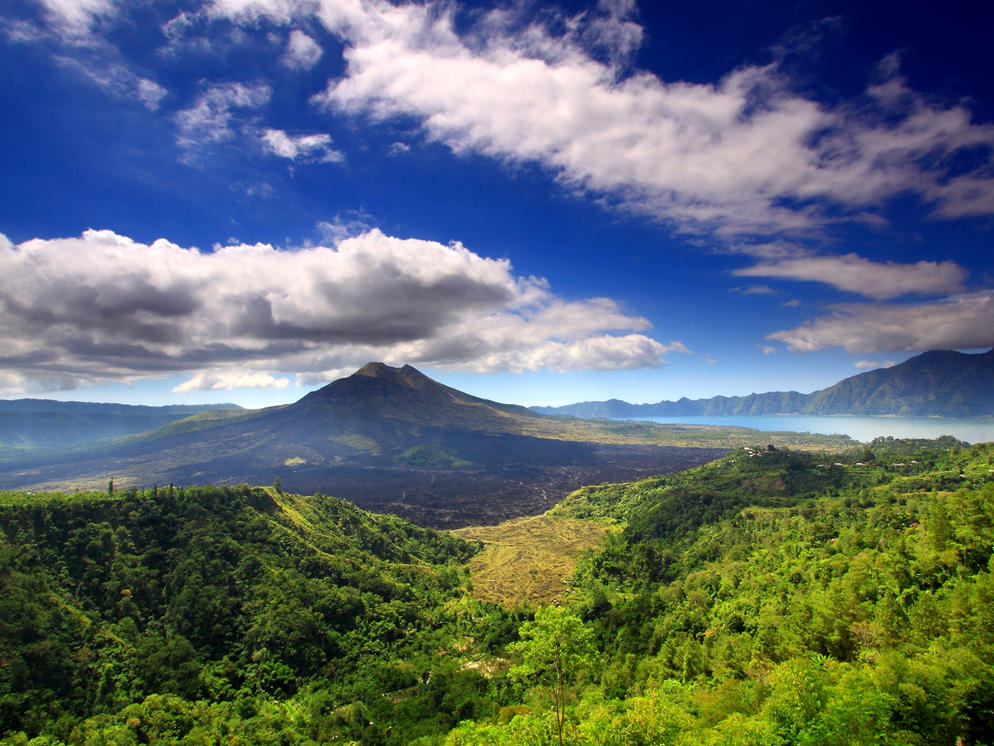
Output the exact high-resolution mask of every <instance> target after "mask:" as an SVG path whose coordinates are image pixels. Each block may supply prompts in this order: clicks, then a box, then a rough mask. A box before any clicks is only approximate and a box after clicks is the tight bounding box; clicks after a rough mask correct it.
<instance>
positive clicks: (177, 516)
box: [0, 438, 994, 746]
mask: <svg viewBox="0 0 994 746" xmlns="http://www.w3.org/2000/svg"><path fill="white" fill-rule="evenodd" d="M592 519H593V520H595V521H596V522H595V523H591V522H590V521H591V520H592ZM605 524H613V525H614V529H612V530H611V531H609V532H606V533H605V531H604V526H605ZM461 533H464V534H470V535H472V534H478V535H479V536H480V537H481V538H482V539H483V540H484V541H485V542H487V546H488V551H486V552H482V553H478V554H477V553H476V552H477V547H476V546H474V545H473V544H471V543H467V542H464V541H462V540H460V539H457V538H454V537H452V536H448V535H444V534H438V533H434V532H432V531H428V530H424V529H420V528H417V527H415V526H412V525H411V524H408V523H406V522H404V521H401V520H399V519H396V518H392V517H384V516H376V515H371V514H369V513H365V512H364V511H361V510H358V509H356V508H355V507H353V506H351V505H349V504H348V503H345V502H343V501H341V500H338V499H336V498H331V497H325V496H323V495H313V496H310V497H301V496H298V495H291V494H287V493H285V492H280V491H277V490H275V489H272V488H268V489H265V490H263V489H259V488H249V487H245V486H242V487H235V488H231V487H228V488H197V489H185V490H180V489H175V490H172V489H169V488H166V489H159V490H157V491H155V492H145V493H138V492H132V491H124V492H115V493H114V494H113V495H108V494H106V493H104V494H83V495H25V494H17V493H0V583H2V589H3V593H2V594H0V739H3V740H4V741H5V742H7V743H12V744H24V743H27V742H28V740H29V739H30V738H32V737H35V736H39V737H40V738H39V740H38V741H36V742H35V743H38V744H43V743H44V744H48V745H49V746H55V745H56V744H60V743H115V744H122V745H123V744H138V743H148V744H156V745H157V746H158V745H160V744H163V745H164V744H168V743H235V742H238V743H274V744H275V743H297V744H311V743H327V742H343V743H357V744H382V745H383V746H394V745H395V744H396V745H398V746H399V745H400V744H404V745H405V746H406V745H407V744H416V745H417V746H443V744H444V745H445V746H475V745H481V746H482V745H483V744H486V745H488V746H497V745H506V744H514V745H515V746H519V745H520V746H556V745H557V744H558V743H559V739H558V735H557V729H556V723H555V720H554V718H553V714H552V711H551V707H550V702H551V699H550V688H549V686H548V681H549V680H548V678H546V677H544V676H543V671H542V669H536V668H534V667H533V666H529V665H527V661H529V660H536V659H537V658H536V656H539V657H540V656H541V655H542V650H543V649H544V648H543V645H544V644H545V643H547V642H550V641H553V640H555V639H556V637H555V635H556V629H559V628H560V627H557V625H562V626H561V629H568V630H569V631H570V636H569V638H568V640H567V641H566V643H565V644H566V645H567V648H566V650H568V651H572V652H571V653H570V654H569V655H568V660H569V661H570V665H569V667H568V668H565V669H563V671H564V689H563V692H564V694H563V700H562V701H563V705H564V729H563V743H565V744H570V745H571V746H627V745H628V744H673V746H691V745H696V744H706V745H708V746H719V745H723V746H748V745H749V744H771V745H773V744H776V745H777V746H787V745H788V744H810V745H811V746H815V745H816V744H817V745H822V744H827V745H831V746H835V745H837V746H871V744H873V745H876V744H906V745H908V746H911V745H915V746H918V745H928V746H931V745H932V744H934V745H935V746H940V745H948V744H951V743H960V744H962V746H980V745H981V744H989V743H991V742H992V739H994V727H992V723H994V719H992V717H991V714H992V711H994V674H992V672H994V576H992V567H994V554H992V552H994V445H991V444H985V445H982V446H973V447H966V446H964V444H962V443H958V442H956V441H955V440H953V439H948V438H947V439H942V440H939V441H898V440H893V439H879V440H877V441H874V442H873V443H871V444H869V445H867V446H865V447H860V448H858V449H856V450H854V451H853V452H851V453H848V454H836V455H834V456H831V457H826V456H825V455H824V454H817V453H804V452H792V451H785V450H782V449H776V448H774V449H769V448H765V447H764V448H754V449H741V450H737V451H735V452H733V453H730V454H729V455H727V456H726V457H724V458H722V459H719V460H717V461H714V462H712V463H709V464H706V465H703V466H700V467H697V468H694V469H691V470H688V471H685V472H681V473H679V474H672V475H667V476H661V477H657V478H653V479H650V480H641V481H639V482H633V483H625V484H611V485H600V486H593V487H588V488H585V489H583V490H581V491H578V492H576V493H574V494H573V495H571V496H570V498H569V499H568V500H566V501H564V502H563V503H562V504H561V505H560V506H559V507H557V508H556V510H555V511H553V513H552V514H551V515H548V516H542V517H540V518H536V519H535V520H532V521H528V520H526V521H517V522H512V523H508V524H505V525H503V526H496V527H492V528H490V529H487V530H473V531H470V530H467V531H466V532H461ZM550 537H555V541H550ZM536 542H537V544H538V545H537V546H533V545H535V544H536ZM598 545H601V546H602V547H603V548H601V549H596V547H597V546H598ZM583 546H586V547H587V550H586V552H585V553H584V552H583V551H582V547H583ZM591 548H593V549H591ZM557 553H558V554H559V556H558V557H557ZM578 556H579V564H578V565H577V570H576V573H575V575H574V577H573V578H572V580H571V581H570V582H569V583H568V584H562V583H561V582H559V581H557V580H556V579H557V578H558V577H561V576H559V573H560V572H561V567H560V564H559V563H562V562H565V563H568V564H571V563H573V562H575V561H576V559H577V557H578ZM467 560H469V563H470V564H469V566H470V567H472V568H473V572H474V580H473V582H474V585H475V583H476V582H478V581H480V582H481V583H482V584H486V581H487V580H488V579H491V578H495V577H500V578H508V577H513V573H514V572H516V571H518V570H519V568H517V567H513V566H512V567H509V566H508V563H509V562H510V563H512V564H513V565H517V564H525V565H527V566H528V568H529V569H526V570H525V577H529V576H531V580H530V581H529V580H525V581H518V582H519V584H521V585H526V584H529V583H531V587H530V588H529V589H528V591H529V592H531V593H534V594H535V595H536V596H537V597H546V598H549V597H552V595H556V596H558V597H559V599H560V601H561V605H560V606H558V607H541V606H540V607H537V608H536V607H534V606H533V607H527V606H521V605H515V606H514V608H513V610H509V609H508V608H506V607H505V606H504V605H503V604H489V603H480V602H478V601H476V600H473V598H472V595H471V594H473V595H486V594H487V593H488V589H487V588H482V589H477V588H475V587H474V588H473V589H470V587H469V583H468V580H467V576H466V574H465V571H464V569H463V568H464V567H465V566H466V565H465V564H463V563H465V562H466V561H467ZM531 570H534V571H535V572H534V573H532V572H531ZM543 572H547V573H548V574H549V577H548V578H542V577H540V575H541V573H543ZM495 573H496V575H495ZM543 581H544V584H543ZM549 581H556V583H557V584H558V585H559V586H560V587H561V588H562V589H563V590H562V592H561V593H556V594H554V593H553V588H552V585H553V584H552V583H550V582H549ZM495 590H496V595H497V597H498V598H500V599H501V600H505V601H511V602H512V603H515V604H518V603H520V600H519V601H516V602H515V601H512V599H513V598H514V595H513V591H514V589H513V588H510V587H508V588H497V589H495ZM508 591H510V592H511V593H510V594H508ZM584 640H585V641H587V642H588V643H589V645H590V652H591V654H589V655H582V654H576V655H574V654H572V653H575V652H577V651H578V650H579V651H581V652H582V650H581V648H582V646H581V647H577V645H579V643H580V642H582V641H584ZM574 643H575V644H574ZM593 651H596V652H595V653H594V652H593Z"/></svg>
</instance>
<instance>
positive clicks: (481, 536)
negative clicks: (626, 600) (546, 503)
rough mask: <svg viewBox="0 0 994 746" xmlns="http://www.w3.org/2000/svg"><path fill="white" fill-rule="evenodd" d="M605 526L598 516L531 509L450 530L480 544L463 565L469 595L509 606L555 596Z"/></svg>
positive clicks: (599, 542)
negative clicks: (521, 514) (500, 520)
mask: <svg viewBox="0 0 994 746" xmlns="http://www.w3.org/2000/svg"><path fill="white" fill-rule="evenodd" d="M609 530H610V528H609V526H608V525H607V524H605V523H601V522H598V521H588V520H579V519H576V518H563V517H560V516H552V515H536V516H529V517H527V518H517V519H514V520H512V521H505V522H504V523H501V524H499V525H497V526H469V527H466V528H460V529H457V530H455V531H453V532H452V533H453V534H455V535H456V536H458V537H459V538H461V539H469V540H472V539H475V540H478V541H482V542H483V544H484V549H483V551H482V552H480V553H479V554H478V555H476V556H475V557H474V558H473V559H471V560H470V561H469V565H468V567H469V571H470V575H471V577H472V580H473V595H474V596H475V597H476V598H479V599H480V600H483V601H494V602H497V603H503V604H505V605H506V606H508V607H511V606H516V605H518V604H521V603H532V604H547V603H552V602H553V601H556V600H557V599H561V598H562V597H563V595H564V594H565V593H566V591H567V589H568V582H569V579H570V578H571V577H572V576H573V568H574V567H575V565H576V560H577V558H578V557H579V556H580V554H581V553H582V552H584V551H585V550H591V549H597V548H599V547H600V546H601V545H602V544H603V542H604V537H605V535H606V534H607V532H608V531H609Z"/></svg>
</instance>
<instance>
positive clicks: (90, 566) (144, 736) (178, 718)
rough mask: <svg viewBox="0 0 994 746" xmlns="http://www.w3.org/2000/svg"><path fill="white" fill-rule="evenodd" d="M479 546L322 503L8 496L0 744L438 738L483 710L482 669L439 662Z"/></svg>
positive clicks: (223, 491)
mask: <svg viewBox="0 0 994 746" xmlns="http://www.w3.org/2000/svg"><path fill="white" fill-rule="evenodd" d="M474 551H475V548H474V546H473V545H472V544H470V543H467V542H464V541H461V540H458V539H455V538H453V537H451V536H448V535H446V534H438V533H435V532H431V531H427V530H425V529H421V528H418V527H416V526H413V525H411V524H409V523H406V522H404V521H401V520H399V519H396V518H393V517H391V516H377V515H372V514H369V513H366V512H364V511H361V510H359V509H357V508H356V507H354V506H353V505H350V504H349V503H347V502H344V501H342V500H339V499H337V498H331V497H325V496H322V495H315V496H312V497H308V498H302V497H300V496H297V495H290V494H286V493H281V492H277V491H275V490H262V489H259V488H249V487H245V486H242V487H235V488H216V487H207V488H190V489H185V490H184V489H179V490H174V489H168V488H167V489H162V490H158V491H156V492H155V493H152V492H147V493H136V492H133V491H124V492H119V493H115V494H114V495H107V494H103V495H100V494H84V495H72V496H61V495H23V494H20V495H18V494H11V493H4V494H2V495H0V582H2V588H3V593H2V595H0V620H2V621H0V738H4V737H5V736H10V735H11V734H12V733H16V732H23V733H26V734H27V736H29V737H30V736H35V735H37V734H39V733H42V734H47V735H48V736H49V737H50V738H51V737H54V738H57V739H59V742H61V741H71V742H73V743H98V742H99V743H115V744H130V743H136V742H144V743H147V742H149V741H150V740H151V741H152V742H156V743H170V742H172V743H175V742H176V741H177V740H179V738H180V737H181V736H182V735H186V734H187V732H188V731H190V729H191V727H192V726H193V725H194V723H195V724H196V728H197V730H196V733H192V734H190V735H191V738H192V739H193V740H197V739H198V738H199V739H206V740H207V741H208V742H218V741H217V740H216V739H218V738H223V739H224V742H226V743H227V742H232V743H233V742H239V741H240V742H243V743H277V742H283V741H282V740H281V739H284V738H292V739H293V741H292V742H299V739H300V738H301V736H305V737H307V738H309V739H313V740H319V741H328V740H343V739H362V740H363V741H364V742H368V743H372V742H390V743H407V742H409V741H410V740H411V739H413V738H415V737H417V736H418V735H419V732H423V731H427V732H429V733H432V732H439V731H442V732H444V730H445V729H447V728H448V727H451V726H452V725H454V724H455V723H456V722H457V718H458V717H462V716H464V715H466V714H469V713H471V712H479V711H478V710H475V709H474V708H473V705H472V704H469V705H467V704H466V700H467V696H466V693H465V692H463V691H461V689H462V688H464V687H467V686H468V687H469V688H470V689H472V687H473V686H474V685H475V683H476V682H477V680H478V679H479V676H476V675H473V674H463V673H462V672H460V670H459V664H460V658H459V657H457V656H452V657H451V658H449V659H446V660H439V659H438V658H437V656H436V655H435V653H436V651H437V650H438V648H439V647H440V646H448V645H452V644H453V643H454V642H455V641H456V640H462V639H463V638H462V637H461V636H460V635H459V633H458V631H457V629H456V624H457V621H458V618H459V612H458V610H457V609H456V608H454V607H453V606H452V604H458V603H460V601H461V599H462V593H463V592H462V587H461V586H462V584H463V582H464V577H463V575H462V574H461V573H460V571H459V570H458V568H457V563H459V562H462V561H464V560H466V559H467V558H468V557H469V556H470V555H472V554H473V552H474ZM467 652H469V651H467ZM470 654H472V653H470ZM429 679H431V680H432V683H431V686H430V687H426V686H424V682H425V681H427V680H429ZM411 687H415V688H416V689H417V691H411V690H410V688H411ZM384 693H396V694H395V695H393V696H392V697H391V698H385V697H384ZM443 699H445V700H446V701H445V702H444V703H442V701H441V700H443ZM467 707H468V709H461V708H467ZM409 710H414V711H416V712H418V713H419V715H418V716H417V717H411V716H410V713H409V712H408V711H409ZM305 713H306V714H305ZM424 713H430V714H427V715H425V714H424ZM457 713H458V715H457ZM302 717H303V718H304V719H306V720H307V721H308V722H307V726H306V730H304V731H303V732H301V729H302V728H303V726H302V725H301V718H302ZM87 718H89V720H87ZM376 723H382V724H381V725H376ZM391 731H393V732H392V733H391ZM198 734H199V735H198ZM313 740H311V741H310V742H313ZM26 741H27V738H24V741H23V742H26ZM5 742H8V743H9V742H10V741H6V740H5ZM14 742H17V740H16V739H15V741H14ZM287 742H291V741H287ZM45 743H49V744H51V743H54V742H53V741H51V740H46V741H45Z"/></svg>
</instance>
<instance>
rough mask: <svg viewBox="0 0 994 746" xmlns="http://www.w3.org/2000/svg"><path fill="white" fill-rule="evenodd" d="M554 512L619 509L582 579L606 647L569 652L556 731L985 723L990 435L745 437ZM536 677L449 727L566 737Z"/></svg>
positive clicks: (906, 730) (926, 735)
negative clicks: (752, 443) (770, 446)
mask: <svg viewBox="0 0 994 746" xmlns="http://www.w3.org/2000/svg"><path fill="white" fill-rule="evenodd" d="M554 513H555V514H557V515H562V516H568V517H573V518H574V520H576V519H577V518H583V517H588V518H589V517H597V518H598V519H599V520H604V519H612V518H613V519H614V520H620V521H622V522H623V523H622V524H621V525H625V524H627V526H626V527H625V528H624V530H623V531H622V532H621V533H620V535H619V534H616V533H612V534H609V535H608V545H607V547H606V548H605V549H604V550H603V551H600V552H598V553H594V554H592V555H590V556H588V558H587V559H586V560H585V561H584V562H582V563H581V566H580V568H579V569H578V571H577V575H576V577H575V578H574V580H573V583H572V587H573V590H572V593H571V594H570V597H569V598H570V601H569V602H568V610H570V611H571V612H572V614H573V615H575V617H576V619H577V621H578V622H581V627H580V629H583V628H584V627H585V628H586V630H587V634H588V635H589V636H590V637H591V642H592V648H593V650H596V651H597V652H596V654H595V655H593V656H590V657H589V658H587V659H585V660H582V659H581V661H580V662H578V663H576V664H574V666H575V667H574V669H573V670H572V671H570V675H569V677H568V681H569V687H568V689H567V692H568V693H567V698H566V699H567V706H566V713H567V714H566V723H565V726H566V727H565V738H564V742H566V743H570V744H584V745H585V746H608V745H609V744H610V745H613V744H661V743H665V744H673V745H674V746H692V745H696V744H713V745H715V746H717V745H718V744H728V745H741V746H746V745H747V744H778V745H781V746H786V745H787V744H810V745H811V746H815V745H816V744H817V745H823V744H832V745H836V744H837V745H838V746H863V745H865V746H870V745H871V744H883V743H887V744H908V745H910V744H936V745H937V746H938V745H939V744H952V743H957V744H962V745H963V746H975V745H976V746H979V745H980V744H989V743H991V742H992V739H994V718H992V717H991V715H992V711H994V575H992V571H991V568H992V564H991V563H992V560H994V555H992V547H994V446H992V445H991V444H985V445H983V446H974V447H972V448H963V447H962V444H956V443H955V441H950V440H945V441H942V442H931V443H929V442H917V443H916V442H901V441H893V440H880V441H878V442H875V443H874V444H871V445H870V446H869V447H867V448H866V449H860V450H859V451H857V452H855V453H853V454H851V455H849V456H842V457H839V458H836V459H833V460H830V461H827V462H826V460H825V459H823V458H820V457H818V456H817V455H811V454H801V453H785V452H782V451H768V450H762V451H759V450H753V451H747V450H742V451H738V452H736V453H733V454H730V455H729V456H727V457H725V458H723V459H721V460H719V461H716V462H714V463H711V464H708V465H705V466H702V467H699V468H697V469H693V470H690V471H688V472H684V473H681V474H676V475H670V476H668V477H661V478H659V479H654V480H648V481H643V482H639V483H632V484H626V485H604V486H601V487H590V488H587V489H585V490H583V491H581V492H579V493H577V494H575V495H573V496H571V498H570V499H569V500H567V501H566V502H564V504H563V505H561V506H560V507H559V508H557V509H556V511H554ZM532 681H533V683H535V684H536V686H535V688H534V689H533V690H532V691H531V694H530V696H526V697H524V698H523V699H522V700H521V701H520V702H519V703H517V707H518V710H517V712H519V713H520V714H518V715H517V716H516V717H514V718H513V719H511V720H510V721H504V722H501V721H498V720H494V719H491V720H480V721H478V722H475V723H464V724H462V725H461V726H460V727H459V728H458V729H457V730H456V731H454V732H453V733H451V734H450V735H449V737H448V739H447V740H446V744H448V745H449V746H457V745H458V746H476V745H483V744H505V743H507V744H511V743H514V744H518V743H526V744H536V745H537V744H543V745H544V744H555V743H557V739H556V733H555V728H554V724H552V723H550V719H551V718H549V717H548V716H546V715H545V714H544V712H547V710H546V708H547V707H548V702H549V697H548V694H547V691H548V690H547V689H544V688H542V687H540V686H537V684H538V682H539V679H537V678H533V679H532Z"/></svg>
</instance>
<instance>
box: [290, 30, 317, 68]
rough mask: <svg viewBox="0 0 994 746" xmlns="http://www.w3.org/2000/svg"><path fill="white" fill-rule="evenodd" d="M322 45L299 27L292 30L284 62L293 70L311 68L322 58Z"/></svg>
mask: <svg viewBox="0 0 994 746" xmlns="http://www.w3.org/2000/svg"><path fill="white" fill-rule="evenodd" d="M322 54H324V53H323V52H322V51H321V46H320V45H319V44H318V43H317V42H316V41H314V39H312V38H311V37H309V36H308V35H307V34H305V33H304V32H303V31H300V30H299V29H294V30H293V31H291V32H290V39H289V40H288V41H287V44H286V52H284V54H283V59H282V62H283V64H284V65H285V66H286V67H288V68H290V69H291V70H310V69H311V68H312V67H314V66H315V65H316V64H317V63H318V60H320V59H321V55H322Z"/></svg>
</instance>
